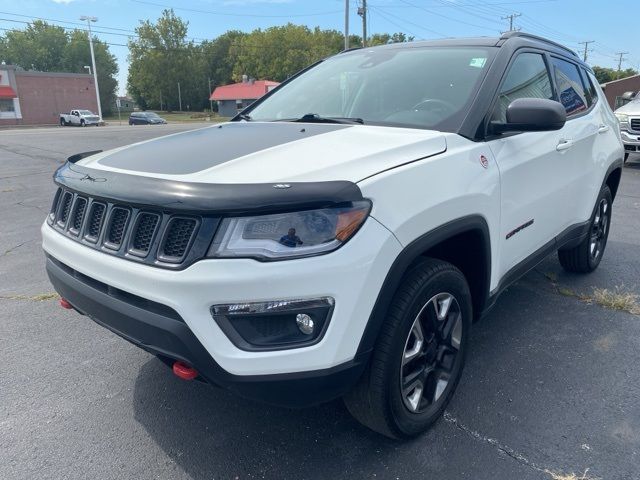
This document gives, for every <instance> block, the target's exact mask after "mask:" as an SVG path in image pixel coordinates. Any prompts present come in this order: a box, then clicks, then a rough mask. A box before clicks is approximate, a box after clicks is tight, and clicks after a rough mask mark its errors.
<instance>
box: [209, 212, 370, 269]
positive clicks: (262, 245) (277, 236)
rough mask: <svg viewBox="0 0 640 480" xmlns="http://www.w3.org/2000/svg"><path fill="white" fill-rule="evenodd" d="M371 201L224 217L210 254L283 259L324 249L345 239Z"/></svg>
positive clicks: (352, 231) (230, 256) (351, 232)
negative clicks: (298, 210) (313, 208)
mask: <svg viewBox="0 0 640 480" xmlns="http://www.w3.org/2000/svg"><path fill="white" fill-rule="evenodd" d="M370 210H371V203H370V202H368V201H359V202H353V203H351V204H350V205H348V206H344V207H335V208H322V209H318V210H305V211H300V212H289V213H277V214H273V215H260V216H256V217H234V218H226V219H224V220H223V221H222V223H221V224H220V228H219V229H218V232H217V233H216V235H215V238H214V239H213V244H212V245H211V248H210V249H209V255H208V256H210V257H219V258H233V257H250V258H256V259H259V260H284V259H290V258H298V257H307V256H311V255H319V254H322V253H327V252H330V251H332V250H335V249H337V248H339V247H340V246H341V245H343V244H344V243H346V242H347V241H348V240H349V239H350V238H351V237H352V236H353V235H354V234H355V233H356V232H357V231H358V229H359V228H360V226H361V225H362V224H363V223H364V221H365V220H366V218H367V216H368V215H369V211H370Z"/></svg>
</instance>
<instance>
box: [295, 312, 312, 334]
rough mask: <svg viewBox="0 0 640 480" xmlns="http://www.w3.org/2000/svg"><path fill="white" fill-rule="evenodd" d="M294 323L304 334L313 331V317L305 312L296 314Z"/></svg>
mask: <svg viewBox="0 0 640 480" xmlns="http://www.w3.org/2000/svg"><path fill="white" fill-rule="evenodd" d="M296 323H297V324H298V328H299V329H300V331H301V332H302V333H304V334H305V335H311V334H312V333H313V327H314V324H313V319H312V318H311V317H310V316H309V315H307V314H306V313H299V314H298V315H296Z"/></svg>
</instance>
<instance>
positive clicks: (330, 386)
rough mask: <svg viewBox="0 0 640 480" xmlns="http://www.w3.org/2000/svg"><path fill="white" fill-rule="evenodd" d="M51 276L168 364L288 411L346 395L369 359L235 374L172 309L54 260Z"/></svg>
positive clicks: (84, 306) (60, 288)
mask: <svg viewBox="0 0 640 480" xmlns="http://www.w3.org/2000/svg"><path fill="white" fill-rule="evenodd" d="M47 274H48V275H49V279H50V280H51V283H52V284H53V286H54V287H55V289H56V291H57V292H58V293H59V294H60V295H61V296H62V297H63V298H65V299H66V300H68V301H69V302H70V303H71V304H72V305H73V306H74V308H75V309H76V310H78V311H79V312H80V313H82V314H85V315H87V316H89V317H91V318H92V319H93V320H94V321H95V322H97V323H98V324H100V325H102V326H103V327H106V328H108V329H109V330H111V331H112V332H114V333H116V334H117V335H119V336H121V337H123V338H125V339H126V340H128V341H130V342H131V343H133V344H134V345H136V346H138V347H140V348H143V349H144V350H147V351H148V352H150V353H152V354H154V355H157V356H159V357H160V358H161V359H162V360H163V361H164V362H165V363H167V364H168V365H170V364H171V363H172V361H174V360H180V361H183V362H186V363H188V364H189V365H192V366H193V367H194V368H195V369H196V370H197V371H198V373H199V374H200V376H201V377H202V378H203V379H204V380H206V381H208V382H209V383H211V384H214V385H217V386H221V387H224V388H228V389H229V390H232V391H234V392H236V393H238V394H239V395H241V396H244V397H247V398H252V399H255V400H260V401H263V402H266V403H269V404H274V405H280V406H286V407H306V406H311V405H314V404H318V403H322V402H326V401H329V400H332V399H334V398H337V397H339V396H341V395H343V394H344V393H346V392H347V391H348V390H349V389H350V388H351V387H352V386H353V385H354V384H355V383H356V381H357V380H358V378H359V377H360V375H362V372H363V371H364V368H365V367H366V362H367V355H361V356H359V357H358V358H354V359H353V360H351V361H349V362H345V363H344V364H342V365H338V366H336V367H333V368H329V369H324V370H319V371H313V372H302V373H291V374H279V375H251V376H243V375H232V374H230V373H228V372H226V371H225V370H224V369H222V368H221V367H220V365H218V364H217V363H216V362H215V360H213V358H212V357H211V355H209V353H208V352H207V350H206V349H205V348H204V347H203V346H202V344H201V343H200V342H199V341H198V339H197V338H196V337H195V335H194V334H193V332H191V330H190V329H189V327H188V326H187V324H186V323H185V322H184V320H182V319H181V318H180V317H179V316H178V315H177V313H175V312H171V310H170V309H165V308H162V306H161V305H154V306H150V305H149V302H145V300H144V299H142V298H140V297H135V296H132V295H127V294H126V293H125V292H122V291H118V290H117V289H113V288H110V287H108V286H107V285H105V284H102V283H101V282H96V281H92V280H91V279H89V278H86V277H84V276H83V275H82V274H79V272H76V271H74V270H73V269H71V268H69V267H68V266H66V265H64V264H62V263H61V262H59V261H57V260H55V259H54V258H52V257H50V256H49V257H48V258H47Z"/></svg>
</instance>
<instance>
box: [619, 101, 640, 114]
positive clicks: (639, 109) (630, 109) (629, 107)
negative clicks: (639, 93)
mask: <svg viewBox="0 0 640 480" xmlns="http://www.w3.org/2000/svg"><path fill="white" fill-rule="evenodd" d="M615 113H624V114H625V115H640V101H633V102H629V103H627V104H626V105H623V106H622V107H620V108H618V109H617V110H616V111H615Z"/></svg>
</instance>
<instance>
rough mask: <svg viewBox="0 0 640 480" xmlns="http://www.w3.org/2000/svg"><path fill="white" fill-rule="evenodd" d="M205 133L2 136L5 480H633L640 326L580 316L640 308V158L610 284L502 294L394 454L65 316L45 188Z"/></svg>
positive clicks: (554, 273) (367, 435)
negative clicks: (94, 163) (433, 412)
mask: <svg viewBox="0 0 640 480" xmlns="http://www.w3.org/2000/svg"><path fill="white" fill-rule="evenodd" d="M202 126H204V125H194V124H186V125H178V124H176V125H164V126H155V127H128V126H123V127H118V126H113V127H111V126H110V127H104V128H85V129H80V128H75V129H74V128H61V127H59V128H46V129H24V130H12V131H0V206H1V207H2V208H0V228H1V234H0V372H1V373H0V478H2V479H35V478H37V479H49V478H51V479H54V478H55V479H59V478H65V479H86V478H92V479H103V478H104V479H115V478H135V479H183V478H184V479H188V478H191V479H205V478H206V479H227V478H230V479H235V478H239V479H244V478H276V479H302V478H307V479H334V478H335V479H337V478H383V479H386V478H389V479H405V478H412V479H415V478H439V479H460V478H464V479H473V480H481V479H513V480H516V479H554V478H555V479H564V478H567V479H570V478H572V477H570V476H567V477H563V476H561V475H569V474H571V473H575V474H576V475H577V476H578V477H580V475H582V474H583V473H584V472H585V471H587V470H588V472H587V473H586V476H585V478H601V479H607V480H608V479H640V368H638V365H640V316H638V315H633V314H631V313H627V312H624V311H618V310H613V309H610V308H604V307H602V306H600V305H598V304H596V303H594V302H589V301H588V300H587V297H590V296H592V293H593V288H594V287H598V288H609V289H612V288H615V287H620V288H624V289H626V290H628V291H630V292H632V293H633V292H635V293H640V274H639V273H638V272H640V255H639V253H638V252H639V249H640V157H638V158H637V159H634V158H632V159H631V160H630V162H629V164H628V165H627V166H626V167H625V169H624V173H623V177H622V185H621V188H620V191H619V193H618V197H617V198H616V201H615V203H614V217H613V223H612V228H611V234H610V237H609V244H608V247H607V251H606V253H605V256H604V259H603V261H602V263H601V265H600V268H599V269H598V270H597V271H596V272H595V273H593V274H592V275H589V276H582V277H581V276H575V275H569V274H566V273H563V271H562V270H561V269H560V266H559V264H558V263H557V261H556V259H555V257H549V258H548V259H547V260H545V261H544V262H543V263H542V264H541V265H540V266H538V267H537V268H536V269H535V270H534V271H532V272H530V273H529V274H528V275H527V276H526V277H525V278H524V279H522V280H521V281H519V282H518V283H517V284H515V285H514V286H512V287H511V288H510V289H509V290H508V291H507V292H505V293H504V294H503V296H502V297H501V298H500V300H499V302H498V304H497V306H496V308H495V309H494V310H493V312H492V313H491V315H490V316H489V317H488V318H486V319H485V320H483V321H482V322H480V323H478V324H476V325H474V328H473V338H472V345H471V351H470V353H469V360H468V363H467V367H466V370H465V373H464V375H463V378H462V381H461V383H460V386H459V388H458V391H457V393H456V395H455V396H454V399H453V401H452V402H451V404H450V406H449V408H448V411H447V413H446V415H445V418H444V419H442V420H441V421H439V422H438V423H437V424H436V425H435V427H434V428H433V429H432V430H431V431H429V432H428V433H427V434H425V435H424V436H422V437H420V438H418V439H415V440H412V441H410V442H405V443H400V442H394V441H391V440H387V439H385V438H383V437H380V436H378V435H377V434H374V433H372V432H370V431H368V430H366V429H365V428H364V427H361V426H360V425H359V424H358V423H356V421H355V420H352V419H351V417H350V416H349V414H348V413H347V411H346V409H345V408H344V407H343V405H342V403H341V402H340V401H335V402H332V403H330V404H326V405H322V406H319V407H316V408H312V409H307V410H299V411H298V410H286V409H279V408H272V407H266V406H263V405H259V404H255V403H252V402H249V401H245V400H243V399H240V398H237V397H235V396H233V395H231V394H228V393H226V392H225V391H223V390H220V389H216V388H213V387H209V386H207V385H204V384H200V383H197V382H184V381H182V380H179V379H178V378H176V377H175V376H174V375H172V374H171V373H170V371H169V370H168V369H167V368H166V367H165V366H164V365H163V364H161V363H160V361H158V360H156V359H155V358H154V357H152V356H151V355H149V354H147V353H145V352H143V351H141V350H139V349H137V348H136V347H134V346H132V345H130V344H128V343H127V342H125V341H123V340H121V339H120V338H118V337H116V336H115V335H113V334H112V333H110V332H108V331H107V330H105V329H103V328H101V327H99V326H97V325H96V324H94V323H93V322H91V321H90V320H88V319H86V318H84V317H82V316H80V315H79V314H77V313H75V312H69V311H67V310H63V309H61V308H59V307H58V303H57V300H56V298H54V297H53V295H51V294H52V292H53V289H52V287H51V286H50V284H49V282H48V280H47V278H46V274H45V272H44V256H43V254H42V251H41V248H40V244H39V243H40V233H39V229H40V225H41V223H42V221H43V219H44V217H45V216H46V214H47V212H48V209H49V206H50V202H51V199H52V195H53V192H54V187H53V184H52V182H51V174H52V172H53V171H54V170H55V169H56V168H57V167H58V166H59V165H60V164H61V163H62V162H63V161H64V159H66V157H67V156H69V155H71V154H74V153H77V152H82V151H87V150H96V149H107V148H113V147H117V146H120V145H125V144H128V143H132V142H135V141H140V140H145V139H148V138H152V137H155V136H159V135H163V134H168V133H173V132H177V131H182V130H185V129H191V128H199V127H202ZM78 248H83V247H80V246H79V247H78ZM581 296H583V297H585V298H581Z"/></svg>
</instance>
